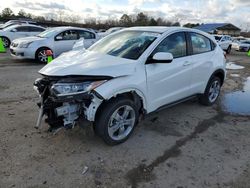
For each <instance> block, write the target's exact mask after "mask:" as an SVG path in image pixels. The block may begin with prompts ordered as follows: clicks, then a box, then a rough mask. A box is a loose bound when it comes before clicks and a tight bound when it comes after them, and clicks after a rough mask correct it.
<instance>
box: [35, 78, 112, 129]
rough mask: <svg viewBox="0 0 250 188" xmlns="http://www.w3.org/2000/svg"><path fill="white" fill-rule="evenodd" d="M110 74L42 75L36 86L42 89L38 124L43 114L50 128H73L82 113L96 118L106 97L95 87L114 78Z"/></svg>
mask: <svg viewBox="0 0 250 188" xmlns="http://www.w3.org/2000/svg"><path fill="white" fill-rule="evenodd" d="M111 78H112V77H109V76H64V77H61V76H60V77H57V76H55V77H48V76H44V77H43V78H38V79H37V80H36V81H35V83H34V89H35V90H36V91H37V92H38V93H39V96H40V99H41V100H40V102H39V103H38V106H39V108H40V112H39V117H38V120H37V124H36V126H35V127H36V128H39V127H40V125H41V120H42V118H43V116H46V119H45V122H46V123H48V124H49V126H50V130H54V129H58V128H60V127H65V128H66V129H71V128H73V127H74V126H75V125H76V123H77V122H78V121H79V119H80V117H82V118H84V119H86V120H88V121H94V119H95V114H96V111H97V109H98V107H99V105H100V104H101V103H102V101H103V100H104V99H103V98H102V96H101V95H99V94H98V93H97V92H95V91H94V89H95V88H96V87H98V86H99V85H101V84H103V83H105V82H106V81H107V80H109V79H111Z"/></svg>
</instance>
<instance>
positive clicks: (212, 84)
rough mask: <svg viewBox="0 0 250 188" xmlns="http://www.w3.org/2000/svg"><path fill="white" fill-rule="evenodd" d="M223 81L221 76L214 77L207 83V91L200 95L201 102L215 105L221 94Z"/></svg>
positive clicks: (206, 104)
mask: <svg viewBox="0 0 250 188" xmlns="http://www.w3.org/2000/svg"><path fill="white" fill-rule="evenodd" d="M221 83H222V81H221V79H220V78H218V77H216V76H214V77H212V78H211V79H210V80H209V82H208V84H207V87H206V90H205V93H204V94H202V95H200V96H199V102H200V103H201V104H202V105H205V106H211V105H213V104H214V103H215V102H216V101H217V99H218V97H219V95H220V89H221V85H222V84H221Z"/></svg>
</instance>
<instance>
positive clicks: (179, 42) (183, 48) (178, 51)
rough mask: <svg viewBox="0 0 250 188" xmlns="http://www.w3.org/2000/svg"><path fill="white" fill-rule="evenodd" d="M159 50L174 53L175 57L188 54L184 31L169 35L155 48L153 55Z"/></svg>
mask: <svg viewBox="0 0 250 188" xmlns="http://www.w3.org/2000/svg"><path fill="white" fill-rule="evenodd" d="M157 52H168V53H172V55H173V57H174V58H178V57H183V56H186V55H187V44H186V37H185V34H184V32H179V33H174V34H172V35H169V36H168V37H167V38H165V39H164V40H163V41H162V42H161V43H160V44H159V45H158V46H157V47H156V48H155V50H154V52H153V55H154V54H156V53H157Z"/></svg>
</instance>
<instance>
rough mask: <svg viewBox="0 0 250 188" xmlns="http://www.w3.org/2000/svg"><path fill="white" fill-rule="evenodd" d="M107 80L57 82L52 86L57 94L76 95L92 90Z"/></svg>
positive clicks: (52, 89)
mask: <svg viewBox="0 0 250 188" xmlns="http://www.w3.org/2000/svg"><path fill="white" fill-rule="evenodd" d="M106 81H107V80H101V81H93V82H81V83H56V84H53V85H52V87H51V91H52V92H53V93H54V94H55V95H57V96H66V95H76V94H81V93H85V92H88V91H91V90H93V89H95V88H97V87H98V86H100V85H101V84H103V83H104V82H106Z"/></svg>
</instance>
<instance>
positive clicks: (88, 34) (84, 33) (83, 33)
mask: <svg viewBox="0 0 250 188" xmlns="http://www.w3.org/2000/svg"><path fill="white" fill-rule="evenodd" d="M78 33H79V37H80V38H84V39H94V38H95V34H94V33H91V32H89V31H82V30H78Z"/></svg>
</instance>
